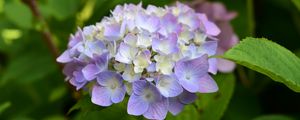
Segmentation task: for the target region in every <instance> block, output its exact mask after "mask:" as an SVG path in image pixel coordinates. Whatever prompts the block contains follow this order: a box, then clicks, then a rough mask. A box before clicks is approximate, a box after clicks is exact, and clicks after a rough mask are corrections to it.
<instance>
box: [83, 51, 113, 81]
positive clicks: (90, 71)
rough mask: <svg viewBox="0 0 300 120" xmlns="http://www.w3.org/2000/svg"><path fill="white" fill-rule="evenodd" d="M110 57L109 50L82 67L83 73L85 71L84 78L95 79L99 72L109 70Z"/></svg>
mask: <svg viewBox="0 0 300 120" xmlns="http://www.w3.org/2000/svg"><path fill="white" fill-rule="evenodd" d="M108 59H109V54H108V52H106V53H103V54H102V55H101V56H99V57H95V59H94V60H93V62H91V63H90V64H88V65H86V66H85V67H84V68H83V69H82V73H83V76H84V78H85V79H87V80H89V81H90V80H93V79H95V78H96V76H97V74H99V73H100V72H103V71H105V70H107V66H108Z"/></svg>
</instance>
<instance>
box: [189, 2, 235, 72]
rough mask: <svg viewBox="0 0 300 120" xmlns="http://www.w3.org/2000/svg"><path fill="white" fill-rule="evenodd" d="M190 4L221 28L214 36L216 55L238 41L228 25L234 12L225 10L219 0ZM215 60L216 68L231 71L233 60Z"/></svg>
mask: <svg viewBox="0 0 300 120" xmlns="http://www.w3.org/2000/svg"><path fill="white" fill-rule="evenodd" d="M191 6H192V7H193V8H194V9H195V10H196V11H197V12H201V13H205V14H206V15H207V17H208V19H209V20H211V21H213V22H214V23H216V25H217V26H218V27H219V28H220V29H221V31H222V32H221V33H220V34H219V35H218V36H217V37H216V38H218V39H219V41H218V43H219V44H218V45H219V46H218V49H217V54H218V55H223V54H224V53H225V51H227V50H229V49H230V48H231V47H233V46H234V45H236V44H237V43H238V42H239V39H238V37H237V35H236V34H235V33H234V31H233V28H232V27H231V25H230V21H231V20H232V19H233V18H235V16H236V13H235V12H229V11H227V10H226V8H225V6H224V5H223V4H222V3H220V2H208V1H200V2H199V1H197V2H195V3H192V4H191ZM217 61H218V66H217V68H218V70H219V71H220V72H232V71H233V70H234V68H235V63H234V62H231V61H228V60H224V59H221V58H220V59H217Z"/></svg>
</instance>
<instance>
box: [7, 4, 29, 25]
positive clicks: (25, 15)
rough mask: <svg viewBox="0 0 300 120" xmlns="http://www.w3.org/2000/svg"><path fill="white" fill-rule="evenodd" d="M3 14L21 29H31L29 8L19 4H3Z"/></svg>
mask: <svg viewBox="0 0 300 120" xmlns="http://www.w3.org/2000/svg"><path fill="white" fill-rule="evenodd" d="M4 14H5V15H6V16H7V18H8V19H9V20H11V21H12V22H13V23H14V24H16V25H17V26H19V27H21V28H26V29H28V28H31V27H32V14H31V12H30V10H29V8H28V7H27V6H26V5H24V4H22V3H20V2H10V3H5V6H4Z"/></svg>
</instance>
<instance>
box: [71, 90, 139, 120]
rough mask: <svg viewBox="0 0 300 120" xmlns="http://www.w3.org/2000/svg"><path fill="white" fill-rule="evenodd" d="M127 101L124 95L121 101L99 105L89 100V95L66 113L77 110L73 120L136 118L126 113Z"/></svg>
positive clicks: (128, 119)
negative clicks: (109, 104)
mask: <svg viewBox="0 0 300 120" xmlns="http://www.w3.org/2000/svg"><path fill="white" fill-rule="evenodd" d="M127 101H128V98H127V97H125V99H124V101H123V102H121V103H117V104H113V105H111V106H109V107H100V106H98V105H95V104H93V103H92V102H91V97H90V96H89V95H86V96H84V97H83V98H81V99H80V100H79V101H78V102H77V103H76V104H75V105H74V106H73V107H72V108H71V109H70V110H69V112H68V113H71V112H73V111H75V110H79V112H78V114H77V115H76V116H75V118H74V119H75V120H82V119H87V120H99V118H100V119H102V120H120V119H122V120H136V119H137V118H139V117H134V116H131V115H128V114H127V110H126V108H127Z"/></svg>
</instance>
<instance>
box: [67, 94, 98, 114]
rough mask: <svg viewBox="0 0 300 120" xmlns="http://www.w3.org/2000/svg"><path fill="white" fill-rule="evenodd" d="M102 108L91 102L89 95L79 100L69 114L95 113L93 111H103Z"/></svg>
mask: <svg viewBox="0 0 300 120" xmlns="http://www.w3.org/2000/svg"><path fill="white" fill-rule="evenodd" d="M101 109H102V107H99V106H96V105H94V104H93V103H92V102H91V97H90V96H89V95H86V96H84V97H82V98H81V99H79V100H78V102H77V103H76V104H75V105H74V106H73V107H71V109H69V111H68V114H70V113H71V112H73V111H75V110H81V111H93V110H101Z"/></svg>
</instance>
